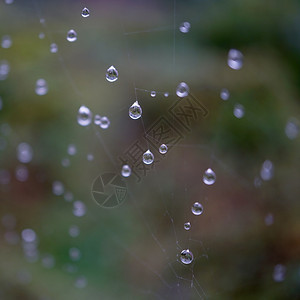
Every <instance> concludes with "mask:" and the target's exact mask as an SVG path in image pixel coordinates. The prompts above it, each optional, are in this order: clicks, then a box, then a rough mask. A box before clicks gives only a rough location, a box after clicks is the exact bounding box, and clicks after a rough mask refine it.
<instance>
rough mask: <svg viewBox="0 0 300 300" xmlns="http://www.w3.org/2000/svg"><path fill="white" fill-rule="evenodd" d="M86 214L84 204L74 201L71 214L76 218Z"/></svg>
mask: <svg viewBox="0 0 300 300" xmlns="http://www.w3.org/2000/svg"><path fill="white" fill-rule="evenodd" d="M85 213H86V207H85V204H84V203H83V202H81V201H75V202H74V203H73V214H74V216H76V217H82V216H84V215H85Z"/></svg>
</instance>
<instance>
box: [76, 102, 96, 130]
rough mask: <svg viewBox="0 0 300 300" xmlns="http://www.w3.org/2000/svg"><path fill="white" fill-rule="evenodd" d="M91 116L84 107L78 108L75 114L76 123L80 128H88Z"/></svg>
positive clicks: (88, 110)
mask: <svg viewBox="0 0 300 300" xmlns="http://www.w3.org/2000/svg"><path fill="white" fill-rule="evenodd" d="M92 117H93V114H92V112H91V111H90V109H89V108H87V107H86V106H80V108H79V110H78V114H77V123H78V124H79V125H81V126H88V125H90V124H91V122H92Z"/></svg>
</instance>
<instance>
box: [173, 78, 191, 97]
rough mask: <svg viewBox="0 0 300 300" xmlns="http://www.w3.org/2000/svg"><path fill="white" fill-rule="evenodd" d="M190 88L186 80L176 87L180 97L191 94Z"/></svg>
mask: <svg viewBox="0 0 300 300" xmlns="http://www.w3.org/2000/svg"><path fill="white" fill-rule="evenodd" d="M189 91H190V88H189V86H188V85H187V84H186V83H185V82H181V83H179V84H178V86H177V89H176V95H177V96H178V97H180V98H184V97H186V96H187V95H188V94H189Z"/></svg>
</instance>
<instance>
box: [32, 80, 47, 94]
mask: <svg viewBox="0 0 300 300" xmlns="http://www.w3.org/2000/svg"><path fill="white" fill-rule="evenodd" d="M35 93H36V94H37V95H39V96H44V95H46V94H47V93H48V84H47V81H46V80H45V79H42V78H40V79H38V80H37V81H36V84H35Z"/></svg>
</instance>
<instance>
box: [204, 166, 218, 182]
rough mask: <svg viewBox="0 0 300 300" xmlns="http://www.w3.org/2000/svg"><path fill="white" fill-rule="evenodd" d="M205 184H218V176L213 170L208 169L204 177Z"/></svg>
mask: <svg viewBox="0 0 300 300" xmlns="http://www.w3.org/2000/svg"><path fill="white" fill-rule="evenodd" d="M203 182H204V183H205V184H207V185H212V184H214V183H215V182H216V174H215V172H214V171H213V170H212V169H210V168H209V169H207V170H206V171H205V172H204V175H203Z"/></svg>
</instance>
